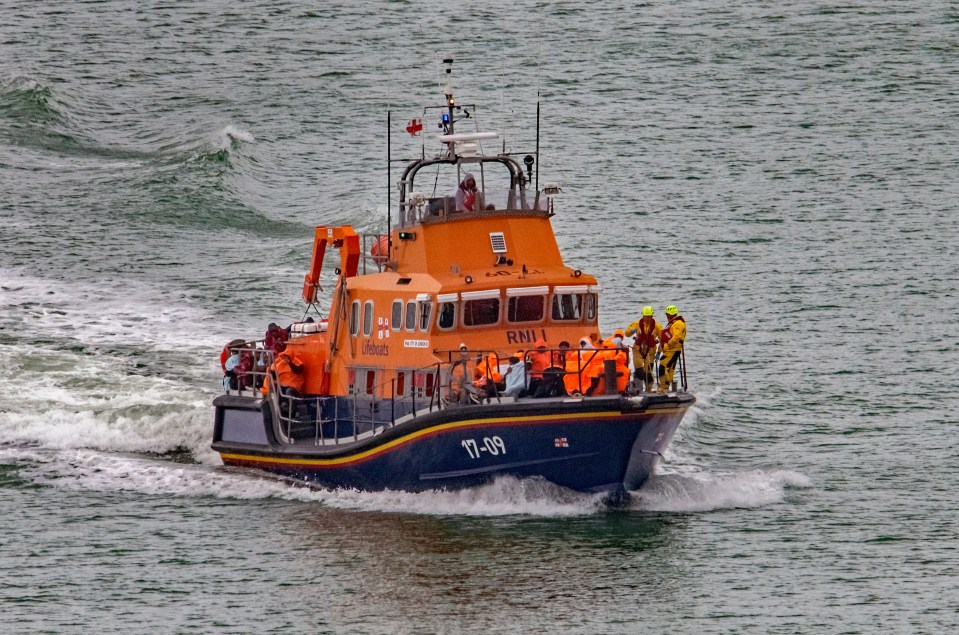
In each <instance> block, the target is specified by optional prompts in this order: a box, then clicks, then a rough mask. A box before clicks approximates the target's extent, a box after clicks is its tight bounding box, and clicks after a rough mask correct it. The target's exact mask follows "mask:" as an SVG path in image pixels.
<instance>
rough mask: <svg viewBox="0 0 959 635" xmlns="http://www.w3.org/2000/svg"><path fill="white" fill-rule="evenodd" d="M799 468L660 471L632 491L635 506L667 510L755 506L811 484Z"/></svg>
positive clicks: (695, 510) (762, 505) (693, 510)
mask: <svg viewBox="0 0 959 635" xmlns="http://www.w3.org/2000/svg"><path fill="white" fill-rule="evenodd" d="M809 487H812V482H811V481H810V480H809V479H808V478H807V477H806V476H804V475H802V474H799V473H798V472H792V471H788V470H776V471H772V472H765V471H762V470H754V471H749V472H739V473H726V474H711V473H699V474H695V475H692V474H689V475H681V474H658V475H655V476H653V477H652V478H651V479H650V480H649V482H647V483H646V485H645V486H644V487H643V488H642V489H641V490H640V491H639V492H633V498H632V501H631V503H630V507H631V508H632V509H641V510H646V511H665V512H704V511H713V510H717V509H734V508H754V507H764V506H766V505H773V504H776V503H781V502H783V501H784V500H785V498H786V490H787V489H788V488H799V489H804V488H809Z"/></svg>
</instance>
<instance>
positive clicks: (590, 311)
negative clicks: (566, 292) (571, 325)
mask: <svg viewBox="0 0 959 635" xmlns="http://www.w3.org/2000/svg"><path fill="white" fill-rule="evenodd" d="M597 301H598V296H597V294H595V293H590V294H588V295H587V296H586V321H587V322H592V321H593V320H595V319H596V305H597Z"/></svg>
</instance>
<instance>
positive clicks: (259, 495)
mask: <svg viewBox="0 0 959 635" xmlns="http://www.w3.org/2000/svg"><path fill="white" fill-rule="evenodd" d="M0 461H3V462H5V463H10V462H20V463H25V464H26V465H24V467H23V468H22V469H21V476H22V477H23V478H26V479H28V480H30V481H31V482H33V483H36V484H38V485H45V486H49V487H57V488H61V489H67V490H71V491H107V492H114V491H126V492H137V493H141V494H148V495H153V496H159V495H172V496H186V497H203V496H211V497H216V498H233V499H239V500H257V499H268V498H277V499H283V500H296V501H303V502H313V503H319V504H323V505H328V506H330V507H336V508H339V509H347V510H355V511H380V512H397V513H414V514H424V515H444V516H445V515H462V516H515V515H521V516H547V517H568V516H582V515H588V514H594V513H596V512H597V511H599V510H601V509H603V506H602V504H601V499H602V497H601V496H599V495H588V494H580V493H577V492H571V491H569V490H566V489H564V488H561V487H558V486H556V485H553V484H551V483H547V482H545V481H542V480H539V479H515V478H508V477H507V478H501V479H497V480H496V481H494V482H493V483H491V484H489V485H486V486H483V487H477V488H473V489H466V490H457V491H429V492H420V493H411V492H398V491H383V492H364V491H358V490H344V489H338V490H325V489H318V488H311V487H307V486H305V485H301V484H296V483H290V482H289V481H285V480H281V479H277V478H272V477H270V476H269V475H266V474H262V473H259V472H251V471H245V470H230V469H226V468H219V469H217V468H213V467H210V466H203V465H192V464H188V465H184V464H177V463H172V462H169V461H164V460H160V459H152V458H149V457H137V456H127V455H121V454H106V453H103V452H99V451H94V450H85V449H81V450H57V451H52V450H43V449H38V448H18V447H6V448H0Z"/></svg>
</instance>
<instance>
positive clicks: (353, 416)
mask: <svg viewBox="0 0 959 635" xmlns="http://www.w3.org/2000/svg"><path fill="white" fill-rule="evenodd" d="M263 344H264V343H263V341H262V340H255V341H249V342H243V343H242V344H237V345H235V346H231V347H229V349H228V350H229V353H230V356H231V357H232V356H233V355H237V356H239V357H238V359H239V363H237V364H235V367H234V368H233V369H231V372H230V373H228V377H227V378H224V384H225V386H226V387H227V393H228V394H233V395H238V396H247V397H255V398H259V397H264V391H262V390H261V388H262V386H263V385H264V384H266V385H268V387H269V389H268V390H267V391H265V392H266V394H265V400H266V401H267V402H268V403H270V404H271V408H270V414H271V415H272V417H273V418H274V432H275V435H276V437H277V439H278V440H279V441H280V442H281V443H287V444H293V443H298V442H303V441H304V440H307V439H309V440H312V442H313V443H314V444H316V445H328V444H338V443H347V442H352V441H356V440H358V439H359V438H361V437H365V436H375V435H378V434H382V433H384V432H385V431H386V430H388V429H390V428H392V427H393V426H395V425H397V423H402V422H404V421H406V420H410V419H415V418H416V417H417V416H420V415H422V414H423V413H424V412H433V411H436V410H444V409H450V408H461V407H469V406H472V405H476V404H480V403H491V402H494V401H495V402H497V403H501V402H503V399H504V397H506V396H505V395H504V394H503V383H504V382H502V381H500V382H496V381H494V377H493V373H492V368H493V367H496V368H497V369H499V368H501V367H502V365H501V363H500V359H501V358H500V357H499V356H498V355H497V353H496V352H495V351H484V350H467V351H459V350H456V351H437V353H436V354H437V356H438V357H440V358H441V359H442V358H445V359H446V361H445V363H444V362H439V363H436V364H431V365H429V366H424V367H422V368H418V369H414V370H411V371H405V372H407V373H409V375H408V381H409V388H408V389H404V390H403V392H404V393H407V394H403V395H399V396H398V395H397V394H396V392H397V391H396V389H397V379H396V378H395V377H394V378H390V379H388V380H386V381H384V382H381V383H379V384H376V385H375V386H372V387H369V388H366V387H364V389H363V390H362V391H359V390H358V391H356V392H354V393H353V394H350V395H345V396H315V395H299V394H293V393H291V392H290V391H289V390H288V389H284V388H283V387H282V386H280V383H279V381H278V379H277V377H276V373H275V372H274V371H273V370H272V364H273V358H274V354H273V352H272V351H270V350H267V349H266V348H265V347H264V345H263ZM630 351H631V349H630V348H629V347H620V348H618V349H610V348H605V349H559V348H552V349H545V350H543V351H526V352H525V353H524V354H523V358H522V361H523V363H524V366H525V368H526V371H525V376H524V390H523V392H522V393H521V394H522V396H519V395H509V397H513V398H516V399H519V400H523V401H525V400H535V399H537V398H549V397H567V396H569V395H570V392H572V393H573V396H582V397H589V396H598V395H597V394H596V393H590V392H589V391H590V388H591V387H592V388H593V389H594V390H595V388H597V386H595V385H594V386H590V385H588V384H587V383H585V382H584V379H585V378H584V372H583V371H584V370H586V369H587V367H588V366H589V365H590V364H591V363H596V362H597V357H598V359H599V360H602V361H610V363H611V364H612V363H614V362H613V361H611V360H608V357H609V353H610V352H615V354H617V355H620V354H622V355H626V356H627V359H628V358H629V355H630ZM540 352H542V353H544V354H547V355H549V357H550V360H551V365H550V366H549V367H547V368H546V369H545V370H544V372H543V377H542V378H533V377H532V376H531V373H530V370H529V366H530V365H529V364H528V363H527V362H528V361H529V359H530V355H531V354H534V353H540ZM482 360H491V361H492V363H489V362H488V363H487V370H488V372H487V374H485V376H484V375H483V373H482V372H479V373H477V372H476V368H477V365H478V364H479V362H481V361H482ZM574 361H575V366H572V367H571V368H570V370H567V367H568V364H570V362H574ZM629 368H631V365H630V364H628V363H627V369H629ZM653 369H654V373H655V377H654V380H655V382H656V385H658V382H659V377H658V370H659V360H658V358H657V360H656V362H655V363H654V364H653ZM607 370H608V371H613V370H614V369H613V368H612V367H610V368H609V369H607V368H604V372H603V373H601V374H600V376H602V377H604V378H605V380H606V382H607V384H609V382H610V381H612V382H613V383H612V385H611V386H609V385H607V389H606V390H605V394H616V393H617V392H618V391H617V390H616V387H617V386H616V380H615V377H616V373H615V372H606V371H607ZM627 372H630V371H629V370H627ZM571 374H575V375H576V383H575V386H574V390H572V391H569V390H567V385H566V383H565V379H566V377H567V376H568V375H571ZM594 374H595V373H594ZM676 378H678V382H677V381H676ZM534 379H539V384H537V383H536V382H535V381H534ZM547 382H548V383H547ZM677 383H678V386H681V388H682V390H683V391H686V390H687V375H686V358H685V351H683V352H682V353H681V355H680V359H679V360H678V362H677V367H676V369H675V372H674V386H673V387H670V388H672V389H674V390H675V388H676V384H677ZM639 392H640V390H639V389H638V387H637V384H636V382H635V381H633V380H632V378H630V380H629V383H628V388H627V390H626V392H625V394H626V395H635V394H638V393H639ZM577 393H578V395H577ZM380 395H388V396H380Z"/></svg>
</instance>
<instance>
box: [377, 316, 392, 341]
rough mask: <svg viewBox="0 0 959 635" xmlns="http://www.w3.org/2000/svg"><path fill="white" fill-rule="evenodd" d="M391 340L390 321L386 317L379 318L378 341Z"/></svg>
mask: <svg viewBox="0 0 959 635" xmlns="http://www.w3.org/2000/svg"><path fill="white" fill-rule="evenodd" d="M389 338H390V321H389V320H387V319H386V318H385V317H381V318H377V320H376V339H378V340H382V339H389Z"/></svg>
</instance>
